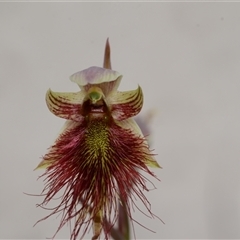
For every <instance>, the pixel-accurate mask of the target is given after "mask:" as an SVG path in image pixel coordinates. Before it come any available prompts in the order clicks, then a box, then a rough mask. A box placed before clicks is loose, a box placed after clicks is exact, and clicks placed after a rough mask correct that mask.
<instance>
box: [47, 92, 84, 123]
mask: <svg viewBox="0 0 240 240" xmlns="http://www.w3.org/2000/svg"><path fill="white" fill-rule="evenodd" d="M82 100H83V94H82V93H81V92H77V93H59V92H53V91H51V90H50V89H49V90H48V91H47V93H46V103H47V106H48V108H49V110H50V111H51V112H52V113H53V114H54V115H56V116H58V117H61V118H65V119H69V120H74V121H82V119H83V117H82V116H81V109H82V105H81V103H82Z"/></svg>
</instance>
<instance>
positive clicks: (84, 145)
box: [38, 61, 159, 240]
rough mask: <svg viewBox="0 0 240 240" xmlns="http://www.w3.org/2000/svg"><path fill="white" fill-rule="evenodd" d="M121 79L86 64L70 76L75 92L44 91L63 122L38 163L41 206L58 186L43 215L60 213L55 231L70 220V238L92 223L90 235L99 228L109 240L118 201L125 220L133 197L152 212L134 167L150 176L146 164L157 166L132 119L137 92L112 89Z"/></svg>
mask: <svg viewBox="0 0 240 240" xmlns="http://www.w3.org/2000/svg"><path fill="white" fill-rule="evenodd" d="M106 62H107V66H111V64H110V61H106ZM121 78H122V76H121V75H120V74H119V73H117V72H116V71H112V70H110V69H106V68H99V67H91V68H89V69H86V70H83V71H81V72H78V73H76V74H74V75H72V76H71V80H72V81H74V82H76V83H77V84H78V85H79V86H80V89H81V91H80V92H77V93H57V92H52V91H51V90H49V91H48V92H47V94H46V101H47V105H48V107H49V110H50V111H51V112H52V113H54V114H55V115H57V116H59V117H62V118H65V119H67V121H66V124H65V128H64V130H63V132H62V133H61V134H60V135H59V137H58V138H57V140H56V141H55V143H54V144H53V145H52V146H51V148H50V149H49V151H48V153H47V154H46V155H45V156H44V157H43V160H42V161H41V163H40V164H39V165H38V168H45V169H46V171H45V173H44V174H43V175H42V176H43V177H45V188H44V189H43V195H44V197H45V198H44V200H43V202H42V203H41V204H40V206H42V207H45V205H46V204H48V202H49V201H51V200H53V199H54V197H56V196H57V194H58V193H59V191H60V190H63V195H62V197H61V200H60V203H59V204H58V205H57V206H56V207H55V208H53V209H52V212H51V213H50V214H49V215H48V216H51V215H54V214H57V213H62V218H61V222H60V226H59V228H58V229H57V232H58V231H59V230H60V229H61V227H62V226H64V225H65V224H66V223H67V222H69V221H71V220H74V227H73V229H72V234H71V240H76V239H77V238H78V237H79V236H80V237H81V238H83V237H84V235H85V233H86V231H87V230H88V229H89V227H93V232H94V236H93V238H92V239H98V238H99V237H100V234H101V232H102V231H103V233H104V236H105V239H108V237H109V234H110V230H111V228H112V226H113V225H114V223H115V222H116V220H117V217H118V215H119V213H118V207H119V205H118V203H119V202H120V204H122V205H124V206H126V209H127V214H128V216H129V218H130V219H132V216H131V210H130V204H133V205H135V202H134V201H135V200H134V198H135V197H138V198H139V199H140V200H141V201H142V202H143V203H144V204H145V206H146V208H147V210H148V211H149V213H150V214H151V211H150V207H149V204H148V201H147V199H146V197H145V195H144V193H143V191H144V190H147V187H146V182H147V179H146V178H145V177H144V176H143V175H142V174H141V173H140V172H139V171H140V170H142V171H143V172H146V173H148V174H149V175H151V176H154V174H153V173H152V172H151V171H149V169H148V166H150V167H159V165H158V163H157V162H156V161H155V159H154V158H153V156H152V154H151V152H150V150H149V146H148V144H147V141H146V140H145V138H144V137H143V135H142V133H141V130H140V128H139V127H138V125H137V124H136V122H135V121H134V120H133V118H132V117H134V116H135V115H136V114H138V113H139V111H140V110H141V108H142V104H143V94H142V90H141V88H140V87H138V88H137V89H136V90H133V91H127V92H119V91H117V87H118V85H119V83H120V81H121ZM48 216H47V217H48ZM47 217H46V218H47ZM106 221H107V222H108V224H106ZM80 230H82V233H80Z"/></svg>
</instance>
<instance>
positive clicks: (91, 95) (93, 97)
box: [88, 91, 102, 104]
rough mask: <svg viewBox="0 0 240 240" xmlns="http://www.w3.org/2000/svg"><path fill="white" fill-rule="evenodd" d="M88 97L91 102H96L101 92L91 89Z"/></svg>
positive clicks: (99, 98)
mask: <svg viewBox="0 0 240 240" xmlns="http://www.w3.org/2000/svg"><path fill="white" fill-rule="evenodd" d="M88 96H89V99H90V100H91V102H92V103H93V104H95V103H97V102H98V101H100V100H101V99H102V94H101V93H100V92H96V91H92V92H90V93H89V95H88Z"/></svg>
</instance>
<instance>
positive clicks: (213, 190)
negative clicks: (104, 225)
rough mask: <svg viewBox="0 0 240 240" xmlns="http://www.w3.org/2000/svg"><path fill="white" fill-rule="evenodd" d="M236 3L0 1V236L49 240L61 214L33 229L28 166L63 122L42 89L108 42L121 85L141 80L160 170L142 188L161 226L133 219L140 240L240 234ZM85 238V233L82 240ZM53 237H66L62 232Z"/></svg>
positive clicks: (62, 83)
mask: <svg viewBox="0 0 240 240" xmlns="http://www.w3.org/2000/svg"><path fill="white" fill-rule="evenodd" d="M239 13H240V4H239V3H118V2H112V3H60V2H59V3H3V2H2V3H0V29H1V30H0V32H1V37H0V115H1V117H0V132H1V144H0V161H1V165H0V238H1V239H9V238H12V239H13V238H15V239H16V238H17V239H45V238H46V237H52V236H53V234H54V233H55V231H56V229H57V226H58V224H59V221H60V218H58V219H56V218H55V217H52V218H50V219H48V220H46V221H43V222H41V223H39V224H38V225H37V226H35V227H33V224H34V223H35V222H36V221H37V220H38V219H40V218H42V217H44V216H46V215H47V214H48V211H46V210H43V209H40V208H36V204H37V203H40V202H41V201H42V198H40V197H30V196H27V195H24V193H23V192H27V193H33V194H39V193H40V192H41V190H42V188H43V181H42V179H40V180H39V181H37V178H38V176H39V175H41V174H42V173H43V172H42V171H33V169H34V168H35V167H36V166H37V164H38V163H39V162H40V160H41V157H42V156H43V155H44V154H45V152H46V150H47V148H48V147H49V146H50V145H51V144H52V143H53V141H54V140H55V138H56V137H57V134H58V132H59V130H60V129H61V127H62V125H63V123H64V120H63V119H60V118H57V117H55V116H54V115H52V114H51V113H50V112H49V110H48V109H47V107H46V104H45V93H46V91H47V89H48V88H51V89H52V90H54V91H63V92H64V91H66V92H67V91H78V86H77V85H76V84H74V83H72V82H70V80H69V76H70V75H71V74H73V73H75V72H77V71H80V70H83V69H85V68H88V67H90V66H102V61H103V52H104V46H105V41H106V39H107V37H109V40H110V44H111V49H112V67H113V69H114V70H116V71H118V72H120V73H122V74H123V80H122V84H121V86H120V90H130V89H135V88H136V87H137V85H138V84H140V85H141V87H142V88H143V91H144V95H145V103H144V107H143V110H142V114H143V116H144V114H147V113H148V111H149V110H151V109H152V110H153V111H154V113H155V115H154V118H153V119H152V122H151V125H150V130H151V141H152V148H153V149H155V150H154V152H155V153H157V154H158V155H157V160H158V162H159V164H160V165H161V166H162V167H163V169H160V170H159V169H156V170H154V172H155V174H156V175H157V176H158V177H159V178H160V179H161V182H158V181H154V184H155V186H156V188H157V189H156V190H153V191H150V192H147V193H146V196H147V197H148V198H149V200H150V202H151V204H152V211H153V212H154V213H155V214H156V215H157V216H159V217H160V218H161V219H162V220H163V221H164V222H165V224H162V223H161V221H159V220H157V219H149V218H147V217H145V216H144V215H143V214H141V213H139V212H136V213H134V217H135V218H136V219H137V220H138V221H139V222H140V223H141V224H143V225H144V226H146V227H148V228H150V229H152V230H153V231H155V233H152V232H150V231H148V230H146V229H144V228H142V227H141V226H138V225H135V231H136V236H137V239H173V238H183V239H194V238H202V239H203V238H204V239H213V238H216V239H220V238H229V239H233V238H240V174H239V170H240V160H239V156H240V147H239V144H240V136H239V134H240V127H239V122H240V109H239V107H240V104H239V103H240V95H239V92H240V80H239V78H240V67H239V66H240V14H239ZM87 236H91V234H89V235H87ZM56 238H59V239H63V238H65V239H67V238H69V228H68V227H67V226H66V227H64V228H63V229H62V230H61V231H60V232H59V234H58V235H57V237H56Z"/></svg>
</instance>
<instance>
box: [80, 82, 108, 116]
mask: <svg viewBox="0 0 240 240" xmlns="http://www.w3.org/2000/svg"><path fill="white" fill-rule="evenodd" d="M82 115H83V116H85V118H86V120H87V121H88V119H93V118H100V119H106V117H107V116H108V115H109V110H108V107H107V105H106V102H105V100H104V94H103V92H102V90H101V88H99V87H96V86H93V87H91V88H90V89H89V90H88V92H87V94H86V98H85V100H84V103H83V106H82Z"/></svg>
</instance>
